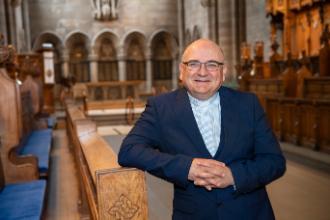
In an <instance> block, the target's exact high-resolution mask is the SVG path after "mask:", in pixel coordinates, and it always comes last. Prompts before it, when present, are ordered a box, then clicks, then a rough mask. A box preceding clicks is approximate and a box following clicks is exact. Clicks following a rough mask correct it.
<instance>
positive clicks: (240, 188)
mask: <svg viewBox="0 0 330 220" xmlns="http://www.w3.org/2000/svg"><path fill="white" fill-rule="evenodd" d="M225 73H226V67H225V65H224V55H223V53H222V50H221V48H220V47H219V46H218V45H216V44H215V43H214V42H212V41H210V40H206V39H200V40H197V41H195V42H193V43H192V44H190V45H189V46H188V48H187V49H186V50H185V52H184V54H183V56H182V63H181V64H180V79H181V80H182V82H183V85H184V87H185V88H182V89H178V90H176V91H174V92H170V93H166V94H164V95H161V96H157V97H152V98H150V99H149V100H148V103H147V106H146V109H145V111H144V112H143V114H142V115H141V118H140V119H139V120H138V121H137V123H136V125H135V126H134V128H133V129H132V130H131V132H130V133H129V134H128V136H127V137H126V138H125V139H124V141H123V144H122V146H121V149H120V152H119V156H118V161H119V164H120V165H122V166H129V167H137V168H139V169H142V170H146V171H148V172H150V173H151V174H153V175H155V176H158V177H160V178H162V179H165V180H167V181H169V182H172V183H173V184H174V200H173V216H172V217H173V219H180V220H181V219H196V220H197V219H198V220H202V219H206V220H209V219H210V220H213V219H221V220H223V219H224V220H225V219H228V220H234V219H253V220H257V219H260V220H261V219H262V220H267V219H274V214H273V211H272V208H271V204H270V202H269V199H268V196H267V192H266V190H265V185H266V184H268V183H270V182H271V181H273V180H275V179H276V178H279V177H280V176H282V175H283V173H284V171H285V159H284V157H283V155H282V153H281V150H280V148H279V144H278V142H277V140H276V138H275V136H274V135H273V133H272V131H271V129H270V127H269V125H268V124H267V121H266V117H265V113H264V111H263V109H262V107H261V106H260V104H259V102H258V100H257V97H256V96H255V95H253V94H249V93H242V92H238V91H235V90H232V89H229V88H226V87H223V86H221V84H222V83H223V81H224V79H225Z"/></svg>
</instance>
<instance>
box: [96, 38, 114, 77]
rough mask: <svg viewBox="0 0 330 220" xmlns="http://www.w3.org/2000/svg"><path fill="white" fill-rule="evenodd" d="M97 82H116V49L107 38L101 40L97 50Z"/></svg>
mask: <svg viewBox="0 0 330 220" xmlns="http://www.w3.org/2000/svg"><path fill="white" fill-rule="evenodd" d="M98 57H99V60H98V80H99V81H117V80H118V62H117V59H116V57H117V55H116V49H115V47H114V45H113V43H112V41H111V39H109V38H103V39H102V40H101V44H100V47H99V50H98Z"/></svg>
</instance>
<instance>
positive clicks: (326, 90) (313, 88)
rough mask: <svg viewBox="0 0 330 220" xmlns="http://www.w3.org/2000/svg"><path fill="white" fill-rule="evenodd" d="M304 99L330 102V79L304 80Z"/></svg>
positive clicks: (315, 78) (313, 78) (312, 78)
mask: <svg viewBox="0 0 330 220" xmlns="http://www.w3.org/2000/svg"><path fill="white" fill-rule="evenodd" d="M304 97H305V98H307V99H326V100H330V77H311V78H306V79H305V80H304Z"/></svg>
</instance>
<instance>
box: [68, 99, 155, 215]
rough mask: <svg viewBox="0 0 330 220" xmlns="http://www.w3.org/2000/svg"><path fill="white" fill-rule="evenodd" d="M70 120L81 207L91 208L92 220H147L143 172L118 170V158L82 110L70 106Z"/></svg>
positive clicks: (120, 168) (130, 169)
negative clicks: (78, 177) (77, 169)
mask: <svg viewBox="0 0 330 220" xmlns="http://www.w3.org/2000/svg"><path fill="white" fill-rule="evenodd" d="M67 120H68V122H67V125H68V126H70V127H69V128H68V131H69V132H70V134H69V136H70V139H71V142H72V144H73V147H74V152H75V158H76V161H77V163H78V168H79V176H80V178H81V181H80V183H81V185H80V187H81V189H80V192H81V195H80V197H81V200H82V206H83V207H85V206H87V207H88V210H89V215H90V217H91V218H92V219H141V220H142V219H143V220H144V219H148V206H147V194H146V183H145V175H144V172H142V171H139V170H137V169H133V168H122V167H120V166H119V164H118V163H117V155H116V154H115V153H114V152H113V150H112V148H111V146H109V145H108V143H107V142H106V141H105V140H104V139H103V138H102V137H101V136H100V135H99V134H98V133H97V129H96V124H95V123H94V122H92V121H91V120H89V119H87V118H86V117H85V116H84V113H83V111H82V110H81V108H79V107H76V106H72V105H71V106H67ZM82 209H83V210H86V209H84V208H82Z"/></svg>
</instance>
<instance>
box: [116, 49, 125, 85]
mask: <svg viewBox="0 0 330 220" xmlns="http://www.w3.org/2000/svg"><path fill="white" fill-rule="evenodd" d="M118 74H119V81H125V80H126V59H125V56H124V54H121V55H118Z"/></svg>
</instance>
